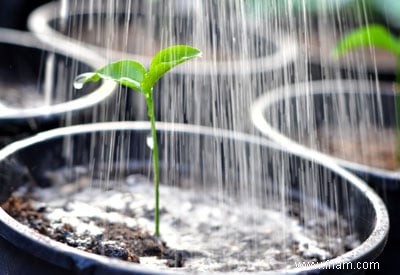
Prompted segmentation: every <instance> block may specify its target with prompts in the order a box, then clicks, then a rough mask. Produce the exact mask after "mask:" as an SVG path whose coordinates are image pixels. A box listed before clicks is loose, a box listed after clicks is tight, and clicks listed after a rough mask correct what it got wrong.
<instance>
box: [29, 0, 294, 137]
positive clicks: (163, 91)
mask: <svg viewBox="0 0 400 275" xmlns="http://www.w3.org/2000/svg"><path fill="white" fill-rule="evenodd" d="M129 2H130V1H121V2H118V5H115V6H113V7H110V5H107V2H106V1H98V3H96V5H94V6H93V5H92V6H91V5H90V3H91V2H90V1H83V4H82V5H77V6H76V5H74V6H69V10H68V12H65V13H64V14H60V12H59V10H60V6H59V3H51V4H47V5H44V6H42V7H40V8H38V9H37V10H36V11H34V12H33V13H32V14H31V16H30V18H29V28H30V30H32V31H33V32H34V33H35V34H36V35H37V36H38V37H39V38H40V39H41V40H42V41H44V42H45V43H47V44H49V45H52V46H55V47H58V46H59V45H56V44H54V42H53V39H52V38H53V37H57V38H58V39H60V40H63V41H67V42H68V43H75V44H80V45H82V46H85V47H87V48H88V49H91V50H93V51H94V52H98V53H101V54H102V55H104V56H107V57H109V59H112V60H114V59H118V58H121V57H124V58H127V57H128V58H132V59H136V60H139V61H141V62H143V63H144V64H146V65H149V64H150V61H151V58H152V56H153V55H154V54H155V53H156V52H157V51H158V50H160V49H161V48H164V47H166V46H170V45H174V44H189V45H192V46H195V47H197V48H199V49H201V50H202V52H203V57H202V58H199V59H196V60H192V61H190V62H189V63H187V64H183V65H181V66H180V67H177V68H176V69H174V70H173V71H171V72H170V73H169V75H167V76H166V77H164V78H163V79H162V80H161V83H160V84H159V85H158V86H157V87H156V88H155V89H156V91H155V93H156V94H157V96H155V100H156V101H157V102H156V105H157V106H158V107H156V109H157V112H156V113H157V114H158V117H159V120H161V121H173V122H182V123H190V124H201V125H207V126H216V127H223V128H230V129H235V130H237V129H239V128H240V127H246V126H248V125H249V123H248V122H247V121H246V123H245V125H240V126H238V125H235V123H236V124H243V123H242V121H243V117H244V116H245V115H246V114H247V113H246V112H248V106H249V105H250V103H251V101H252V97H256V96H257V94H256V93H257V91H259V90H258V89H256V88H254V85H263V86H264V87H271V85H276V84H277V83H283V82H284V81H286V79H285V77H287V73H286V74H285V73H284V71H287V70H288V69H289V67H290V66H291V65H292V63H293V62H294V60H295V59H296V58H297V47H296V43H295V41H294V40H293V39H291V38H290V37H289V36H287V35H284V34H283V33H279V35H277V34H274V33H272V31H271V30H269V28H268V27H267V26H266V25H264V24H260V25H259V26H257V27H254V26H252V25H251V24H249V21H251V20H247V19H249V18H246V14H242V12H243V11H241V10H240V7H239V6H238V4H237V3H236V2H232V3H230V4H229V5H223V4H221V3H222V2H221V1H215V0H208V1H201V2H197V3H189V2H187V1H143V0H141V1H133V2H132V3H131V5H128V4H127V3H129ZM185 3H186V4H185ZM235 3H236V4H235ZM57 11H58V12H57ZM90 11H92V12H91V13H90ZM98 22H101V23H98ZM112 22H114V25H112V24H111V23H112ZM127 22H129V24H127V25H126V26H125V25H124V24H126V23H127ZM243 91H246V92H244V93H243ZM132 96H136V94H133V95H132ZM137 102H138V103H137ZM131 106H134V107H133V108H131V109H132V111H134V110H141V111H140V114H141V116H142V118H143V119H146V115H147V114H146V110H145V108H143V106H145V104H144V100H143V98H142V97H141V95H138V96H137V97H135V98H133V99H132V104H131ZM220 106H228V107H224V108H221V107H220ZM231 118H234V119H231Z"/></svg>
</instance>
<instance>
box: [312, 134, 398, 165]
mask: <svg viewBox="0 0 400 275" xmlns="http://www.w3.org/2000/svg"><path fill="white" fill-rule="evenodd" d="M396 138H397V136H396V131H395V130H394V129H379V130H377V129H371V130H370V131H367V132H366V133H364V134H360V133H358V132H355V131H351V132H348V133H346V132H344V131H339V130H338V129H333V128H332V129H330V128H328V130H327V129H326V128H324V129H321V130H319V131H318V139H319V140H320V141H321V143H323V144H320V145H319V147H320V148H319V149H320V150H322V151H323V152H325V153H328V154H331V155H333V156H335V157H337V158H341V159H344V160H348V161H351V162H355V163H359V164H364V165H367V166H372V167H376V168H380V169H385V170H392V171H394V170H398V169H400V162H399V160H398V157H397V156H396Z"/></svg>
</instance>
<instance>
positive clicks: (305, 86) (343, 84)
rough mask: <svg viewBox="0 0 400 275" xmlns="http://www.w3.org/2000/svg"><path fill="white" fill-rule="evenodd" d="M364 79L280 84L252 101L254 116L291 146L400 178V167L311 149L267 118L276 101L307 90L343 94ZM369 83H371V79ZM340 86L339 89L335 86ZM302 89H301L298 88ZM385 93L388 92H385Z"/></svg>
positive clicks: (276, 138)
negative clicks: (379, 165)
mask: <svg viewBox="0 0 400 275" xmlns="http://www.w3.org/2000/svg"><path fill="white" fill-rule="evenodd" d="M357 83H360V82H359V81H355V80H329V81H327V80H323V81H310V82H302V83H297V84H293V85H288V86H285V87H280V88H277V89H274V90H272V91H268V93H265V94H264V95H262V96H260V97H259V98H257V99H256V100H255V101H254V102H253V104H252V105H251V120H252V122H253V125H254V126H255V127H256V128H257V129H258V130H259V131H260V132H261V133H262V134H264V135H266V136H267V137H268V138H270V139H272V140H273V141H274V142H277V143H279V144H281V145H283V146H287V147H290V148H292V147H299V148H301V149H302V150H305V151H308V152H309V153H311V154H315V155H316V156H319V157H324V158H328V159H331V160H333V161H335V162H336V163H338V164H339V165H340V166H342V167H344V168H347V169H350V170H352V171H359V172H361V173H365V174H370V175H373V176H376V177H379V178H386V179H390V180H400V171H390V170H385V169H381V168H376V167H373V166H368V165H364V164H359V163H356V162H352V161H349V160H345V159H341V158H337V157H334V156H331V155H328V154H325V153H322V152H320V151H318V150H315V149H311V148H309V147H307V146H305V145H302V144H300V143H298V142H296V141H294V140H292V139H290V138H289V137H287V136H286V135H284V134H282V133H281V132H280V131H278V130H277V129H276V128H274V127H273V126H271V124H270V123H269V122H268V121H267V120H266V119H265V116H264V110H266V109H267V108H269V106H272V105H274V104H276V103H277V102H280V101H283V100H287V99H289V98H294V97H298V96H304V95H307V94H313V95H314V94H330V93H334V94H339V93H343V94H345V93H353V92H352V91H351V87H354V85H355V84H357ZM365 83H366V84H368V82H367V80H365ZM389 85H391V84H389V83H380V84H379V86H382V87H385V86H389ZM335 88H337V89H335ZM296 89H298V90H296ZM382 93H384V92H382Z"/></svg>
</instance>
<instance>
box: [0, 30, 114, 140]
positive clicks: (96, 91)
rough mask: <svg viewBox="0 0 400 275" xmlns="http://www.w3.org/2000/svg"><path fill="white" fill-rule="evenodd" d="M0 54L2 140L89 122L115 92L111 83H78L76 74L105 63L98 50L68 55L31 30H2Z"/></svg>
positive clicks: (0, 129)
mask: <svg viewBox="0 0 400 275" xmlns="http://www.w3.org/2000/svg"><path fill="white" fill-rule="evenodd" d="M0 58H1V64H0V85H1V86H0V88H1V89H0V110H1V111H0V131H1V134H0V136H1V140H2V141H1V143H2V144H5V143H8V142H10V141H12V140H14V139H16V138H17V137H21V136H24V135H25V136H26V135H29V134H32V133H36V132H39V131H42V130H45V129H49V128H53V127H57V126H60V125H66V124H72V123H75V124H76V123H77V122H79V123H84V122H86V121H89V122H90V121H91V120H92V119H93V117H94V116H95V114H99V113H98V112H100V110H98V111H97V109H101V108H105V106H106V105H105V104H109V103H110V101H111V99H112V98H114V97H115V91H116V85H115V84H114V83H111V82H104V83H102V84H96V85H88V86H87V87H85V88H84V89H83V90H82V91H77V90H75V89H74V88H73V81H74V78H75V76H76V75H77V74H79V73H82V72H85V71H87V70H89V69H91V68H93V67H96V66H98V65H99V64H101V63H102V62H103V59H102V58H100V57H96V56H95V55H90V56H89V55H86V54H85V53H84V52H82V55H79V54H75V55H74V54H66V53H63V52H62V51H58V50H54V49H51V48H50V47H47V46H45V45H44V44H43V43H42V42H40V41H39V40H37V39H36V38H35V37H34V36H33V35H32V34H29V33H26V32H20V31H15V30H9V29H0ZM102 117H103V116H101V115H98V117H97V119H99V120H102Z"/></svg>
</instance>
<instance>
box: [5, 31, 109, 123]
mask: <svg viewBox="0 0 400 275" xmlns="http://www.w3.org/2000/svg"><path fill="white" fill-rule="evenodd" d="M0 43H2V44H10V45H11V46H15V45H16V46H20V47H26V48H32V49H39V50H43V51H48V52H54V53H57V54H63V55H65V56H67V57H71V58H75V59H76V60H78V61H81V62H83V63H86V64H87V65H89V66H92V67H94V68H96V67H97V66H99V64H101V63H103V62H104V61H102V60H103V58H102V57H100V56H95V55H93V54H91V55H86V54H85V52H80V51H77V53H76V54H71V53H70V52H67V51H62V50H58V49H53V48H51V47H49V46H46V45H45V44H43V43H42V42H40V40H38V39H37V38H36V37H35V36H34V35H32V34H31V33H29V32H24V31H18V30H12V29H6V28H0ZM57 43H62V42H60V41H57ZM72 88H73V87H71V89H72ZM116 89H117V85H116V83H114V82H113V81H111V80H108V81H103V82H102V83H101V85H100V86H99V87H98V88H96V89H95V90H94V91H92V92H90V93H88V94H86V95H84V96H81V97H79V98H77V99H74V100H70V101H66V102H62V103H57V104H54V105H49V106H40V107H30V108H9V107H4V108H2V112H1V114H0V121H1V120H8V119H29V118H35V117H40V116H45V117H47V116H48V117H50V116H54V115H59V114H62V113H67V112H72V111H77V110H81V109H85V108H88V107H91V106H94V105H96V104H98V103H99V102H101V101H104V100H106V99H107V98H109V97H111V96H112V95H113V94H114V93H115V92H116Z"/></svg>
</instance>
